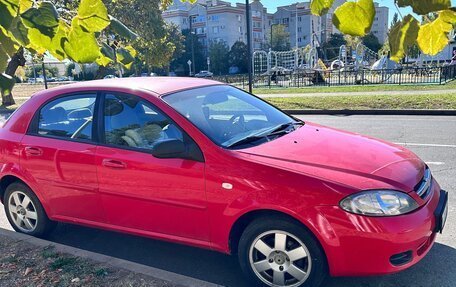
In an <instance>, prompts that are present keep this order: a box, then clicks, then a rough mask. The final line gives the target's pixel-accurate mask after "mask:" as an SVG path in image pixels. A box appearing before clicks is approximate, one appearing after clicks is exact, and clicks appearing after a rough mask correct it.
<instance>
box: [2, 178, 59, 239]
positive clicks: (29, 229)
mask: <svg viewBox="0 0 456 287" xmlns="http://www.w3.org/2000/svg"><path fill="white" fill-rule="evenodd" d="M3 202H4V205H5V214H6V217H7V218H8V221H9V223H10V224H11V226H12V227H13V229H14V230H16V231H17V232H20V233H24V234H28V235H31V236H35V237H44V236H46V235H47V234H49V233H50V232H51V231H52V230H53V229H54V227H55V226H56V222H54V221H51V220H50V219H49V217H48V216H47V214H46V212H45V211H44V208H43V206H42V205H41V202H40V201H39V199H38V197H36V195H35V193H33V191H32V190H31V189H30V188H29V187H28V186H27V185H25V184H23V183H20V182H15V183H12V184H10V185H9V186H8V187H7V188H6V190H5V195H4V200H3Z"/></svg>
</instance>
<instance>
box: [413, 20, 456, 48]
mask: <svg viewBox="0 0 456 287" xmlns="http://www.w3.org/2000/svg"><path fill="white" fill-rule="evenodd" d="M452 29H453V25H451V24H449V23H447V22H445V21H443V19H442V17H438V18H437V19H435V20H434V21H432V22H431V23H428V24H425V25H422V26H421V28H420V31H419V33H418V46H419V47H420V49H421V51H422V52H423V53H424V54H427V55H431V56H434V55H437V54H438V53H439V52H441V51H442V50H443V49H444V48H445V47H446V46H447V45H448V42H449V39H448V33H449V32H450V31H451V30H452Z"/></svg>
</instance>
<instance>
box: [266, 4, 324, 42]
mask: <svg viewBox="0 0 456 287" xmlns="http://www.w3.org/2000/svg"><path fill="white" fill-rule="evenodd" d="M273 19H274V21H273V22H274V23H273V24H274V25H284V26H285V27H286V30H287V32H288V33H289V34H290V45H291V47H293V48H295V47H305V46H307V45H308V44H310V43H311V41H312V40H318V41H321V34H320V27H321V23H322V19H321V18H320V17H317V16H314V15H312V14H311V13H310V2H298V3H295V4H292V5H287V6H280V7H277V12H276V13H274V17H273ZM312 35H315V37H312Z"/></svg>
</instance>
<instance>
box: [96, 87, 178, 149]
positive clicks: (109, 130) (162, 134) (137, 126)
mask: <svg viewBox="0 0 456 287" xmlns="http://www.w3.org/2000/svg"><path fill="white" fill-rule="evenodd" d="M104 125H105V141H106V143H107V144H111V145H116V146H125V147H131V148H140V149H152V148H153V146H154V145H155V144H156V143H158V142H160V141H162V140H165V139H179V140H181V141H183V135H182V132H181V131H180V130H179V129H178V128H177V127H176V126H175V124H174V123H172V122H171V121H170V120H169V119H168V118H167V117H166V116H164V115H163V114H162V113H161V112H159V111H157V109H156V108H155V107H154V106H152V105H151V104H149V103H148V102H146V101H145V100H143V99H141V98H139V97H136V96H132V95H120V94H119V95H112V94H108V95H106V97H105V108H104Z"/></svg>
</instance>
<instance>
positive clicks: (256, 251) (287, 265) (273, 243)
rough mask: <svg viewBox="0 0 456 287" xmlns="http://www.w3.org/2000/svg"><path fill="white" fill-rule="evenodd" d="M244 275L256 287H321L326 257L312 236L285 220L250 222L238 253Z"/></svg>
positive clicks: (240, 242)
mask: <svg viewBox="0 0 456 287" xmlns="http://www.w3.org/2000/svg"><path fill="white" fill-rule="evenodd" d="M238 257H239V262H240V265H241V268H242V270H243V271H244V273H245V274H246V275H247V276H248V277H249V279H251V280H252V282H253V283H254V284H255V286H284V287H285V286H286V287H298V286H306V287H307V286H309V287H310V286H312V287H317V286H320V285H321V283H322V282H323V280H324V278H325V277H326V273H327V271H326V270H327V267H326V258H325V256H324V253H323V252H322V250H321V247H320V246H319V245H318V243H317V242H316V241H315V239H314V237H313V236H312V235H311V234H310V233H309V232H308V231H307V230H306V229H305V228H304V227H303V226H300V225H299V224H296V223H294V222H292V221H289V220H284V219H261V220H256V221H253V222H252V223H251V224H250V225H249V226H247V228H246V229H245V231H244V233H243V234H242V236H241V239H240V241H239V250H238Z"/></svg>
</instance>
